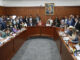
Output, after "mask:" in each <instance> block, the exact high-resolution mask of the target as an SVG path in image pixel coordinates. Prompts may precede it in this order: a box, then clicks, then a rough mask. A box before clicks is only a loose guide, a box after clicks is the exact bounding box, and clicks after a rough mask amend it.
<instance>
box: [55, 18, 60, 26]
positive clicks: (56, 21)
mask: <svg viewBox="0 0 80 60" xmlns="http://www.w3.org/2000/svg"><path fill="white" fill-rule="evenodd" d="M54 25H55V26H56V27H60V20H59V19H58V17H56V19H55V20H54Z"/></svg>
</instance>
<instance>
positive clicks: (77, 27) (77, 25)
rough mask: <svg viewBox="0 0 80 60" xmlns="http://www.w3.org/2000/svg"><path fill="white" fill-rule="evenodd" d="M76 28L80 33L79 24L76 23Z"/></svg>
mask: <svg viewBox="0 0 80 60" xmlns="http://www.w3.org/2000/svg"><path fill="white" fill-rule="evenodd" d="M75 28H76V29H77V30H79V31H80V23H79V22H77V23H76V25H75Z"/></svg>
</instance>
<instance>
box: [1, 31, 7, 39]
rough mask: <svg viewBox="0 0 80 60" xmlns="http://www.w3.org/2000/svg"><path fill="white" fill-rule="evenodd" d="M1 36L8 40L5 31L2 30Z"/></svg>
mask: <svg viewBox="0 0 80 60" xmlns="http://www.w3.org/2000/svg"><path fill="white" fill-rule="evenodd" d="M0 35H1V37H2V38H6V36H7V35H6V33H5V30H3V31H1V30H0Z"/></svg>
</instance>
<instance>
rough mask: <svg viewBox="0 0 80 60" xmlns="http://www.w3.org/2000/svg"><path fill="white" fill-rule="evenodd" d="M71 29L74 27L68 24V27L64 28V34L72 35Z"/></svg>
mask: <svg viewBox="0 0 80 60" xmlns="http://www.w3.org/2000/svg"><path fill="white" fill-rule="evenodd" d="M73 30H74V27H73V26H69V27H68V29H67V30H66V34H67V35H69V36H72V34H73Z"/></svg>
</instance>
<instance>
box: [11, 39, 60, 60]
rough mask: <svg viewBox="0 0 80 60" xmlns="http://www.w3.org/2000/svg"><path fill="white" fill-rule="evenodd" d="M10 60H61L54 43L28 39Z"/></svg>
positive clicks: (48, 40) (46, 40) (49, 40)
mask: <svg viewBox="0 0 80 60" xmlns="http://www.w3.org/2000/svg"><path fill="white" fill-rule="evenodd" d="M12 60H61V57H60V54H59V51H58V48H57V46H56V43H55V42H54V41H53V40H52V39H49V38H31V39H28V40H27V41H26V42H25V43H24V44H23V46H22V47H21V48H20V50H19V51H18V52H17V53H16V54H15V56H14V57H13V58H12Z"/></svg>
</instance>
